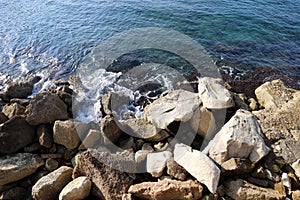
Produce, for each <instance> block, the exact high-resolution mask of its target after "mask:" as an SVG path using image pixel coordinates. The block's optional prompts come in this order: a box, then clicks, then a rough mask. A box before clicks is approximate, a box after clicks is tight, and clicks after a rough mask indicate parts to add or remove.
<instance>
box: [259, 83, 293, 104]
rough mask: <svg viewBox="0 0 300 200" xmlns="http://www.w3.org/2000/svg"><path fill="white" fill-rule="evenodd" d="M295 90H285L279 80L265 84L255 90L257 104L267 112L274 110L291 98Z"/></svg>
mask: <svg viewBox="0 0 300 200" xmlns="http://www.w3.org/2000/svg"><path fill="white" fill-rule="evenodd" d="M294 92H295V90H293V89H289V88H286V87H285V85H284V83H283V82H282V81H281V80H273V81H271V82H266V83H264V84H262V85H261V86H259V87H258V88H257V89H256V90H255V95H256V97H257V100H258V103H259V104H260V105H261V106H263V107H264V108H266V109H267V110H276V109H278V108H280V107H281V106H282V105H283V104H285V103H286V102H287V101H289V100H290V99H292V98H293V93H294Z"/></svg>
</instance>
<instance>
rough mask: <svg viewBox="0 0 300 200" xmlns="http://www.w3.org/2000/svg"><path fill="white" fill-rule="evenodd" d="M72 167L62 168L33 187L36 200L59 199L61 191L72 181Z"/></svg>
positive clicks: (33, 195) (44, 177)
mask: <svg viewBox="0 0 300 200" xmlns="http://www.w3.org/2000/svg"><path fill="white" fill-rule="evenodd" d="M72 171H73V169H72V168H71V167H67V166H62V167H60V168H58V169H57V170H55V171H53V172H51V173H50V174H48V175H46V176H43V177H42V178H41V179H39V180H38V181H37V182H36V183H35V184H34V186H33V187H32V197H33V198H34V199H35V200H52V199H58V196H59V193H60V191H61V190H62V189H63V188H64V187H65V186H66V185H67V184H68V183H69V182H70V181H71V180H72V178H71V177H72Z"/></svg>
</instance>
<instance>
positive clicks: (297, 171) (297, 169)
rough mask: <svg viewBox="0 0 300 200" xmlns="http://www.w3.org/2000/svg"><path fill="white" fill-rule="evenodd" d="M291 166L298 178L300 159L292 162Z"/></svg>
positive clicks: (299, 175)
mask: <svg viewBox="0 0 300 200" xmlns="http://www.w3.org/2000/svg"><path fill="white" fill-rule="evenodd" d="M292 168H293V169H294V170H295V174H296V176H297V177H298V178H299V179H300V159H298V160H297V161H295V162H294V163H293V164H292Z"/></svg>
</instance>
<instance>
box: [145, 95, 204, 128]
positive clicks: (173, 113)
mask: <svg viewBox="0 0 300 200" xmlns="http://www.w3.org/2000/svg"><path fill="white" fill-rule="evenodd" d="M200 104H201V100H200V99H199V97H198V95H197V94H196V93H192V92H188V91H184V90H174V91H172V92H170V93H169V94H167V95H166V96H164V97H161V98H159V99H157V100H155V101H154V102H152V103H151V104H150V105H148V106H146V107H145V112H144V115H145V119H146V120H148V121H149V122H151V123H153V124H154V125H155V126H156V127H157V128H160V129H166V128H167V126H168V125H169V124H171V123H172V122H174V121H181V122H186V121H188V120H190V119H191V118H192V116H193V113H194V111H195V110H196V109H197V108H198V107H199V106H200Z"/></svg>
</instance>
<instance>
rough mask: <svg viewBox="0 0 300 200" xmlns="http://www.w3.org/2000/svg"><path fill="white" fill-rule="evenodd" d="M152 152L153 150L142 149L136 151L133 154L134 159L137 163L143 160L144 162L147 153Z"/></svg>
mask: <svg viewBox="0 0 300 200" xmlns="http://www.w3.org/2000/svg"><path fill="white" fill-rule="evenodd" d="M153 151H154V149H144V150H143V149H142V150H138V151H137V152H135V154H134V159H135V161H136V162H137V163H141V162H143V161H144V160H146V158H147V155H148V154H149V153H152V152H153Z"/></svg>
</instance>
